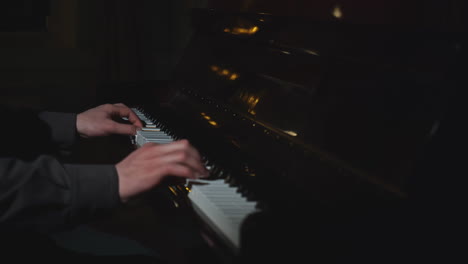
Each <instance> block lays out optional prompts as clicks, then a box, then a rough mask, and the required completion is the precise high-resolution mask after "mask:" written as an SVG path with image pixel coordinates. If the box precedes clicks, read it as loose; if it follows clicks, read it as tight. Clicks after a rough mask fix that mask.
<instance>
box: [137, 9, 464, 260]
mask: <svg viewBox="0 0 468 264" xmlns="http://www.w3.org/2000/svg"><path fill="white" fill-rule="evenodd" d="M335 8H336V10H333V9H332V10H331V11H333V12H331V15H333V16H335V18H331V19H328V20H320V19H317V17H313V16H304V15H302V16H292V15H290V14H286V15H275V14H268V13H260V12H247V11H246V12H240V11H239V12H233V11H232V10H230V11H225V10H218V9H193V13H192V15H193V26H194V32H195V33H194V34H193V36H192V38H191V42H190V44H189V45H188V46H187V48H186V50H185V52H184V56H183V57H182V59H181V61H180V64H179V66H178V68H177V71H176V72H175V74H174V78H173V80H171V81H170V82H169V84H168V89H167V96H166V97H164V100H160V99H158V98H156V97H154V96H153V95H156V94H158V95H159V94H160V90H158V87H154V88H151V87H150V88H148V87H146V89H144V90H143V91H142V92H139V93H138V94H139V95H141V94H144V93H146V95H145V96H144V97H141V96H138V98H136V99H135V103H136V104H137V105H138V106H139V107H140V109H143V110H144V111H145V112H146V113H148V115H150V116H152V117H154V118H155V119H156V120H157V122H158V123H159V124H160V125H162V126H163V128H164V129H166V130H167V131H170V132H171V134H173V135H177V137H178V138H188V139H189V140H190V141H191V142H192V144H193V145H195V146H196V147H197V148H198V149H199V150H200V151H201V152H202V153H203V154H204V155H205V156H206V157H209V159H210V161H211V163H212V164H214V166H215V169H216V170H215V171H213V173H212V178H213V179H214V178H227V179H228V181H229V182H230V183H231V184H232V186H233V187H235V188H237V189H238V190H239V191H240V192H242V193H243V195H244V196H245V197H248V198H249V199H250V200H253V201H257V202H258V204H259V207H260V208H261V212H260V213H258V214H253V215H251V216H249V217H248V218H247V219H245V221H244V224H243V228H242V233H241V241H242V243H241V248H240V251H239V252H238V255H237V256H236V257H235V258H234V259H235V261H238V260H239V261H240V262H255V261H267V260H268V261H270V260H287V261H294V260H303V261H308V262H313V261H318V262H317V263H324V262H326V263H329V262H331V263H342V262H344V261H347V262H354V261H360V262H361V263H362V262H366V263H367V262H369V263H371V262H372V263H387V262H388V263H390V262H392V263H394V261H401V260H402V259H404V258H405V256H407V254H408V253H414V252H416V251H415V248H413V245H412V243H420V242H422V240H423V239H421V240H420V239H417V238H416V237H417V236H418V235H419V234H416V233H417V232H415V233H413V231H414V229H413V228H414V226H413V225H412V223H414V221H415V220H414V219H413V217H414V216H415V213H414V211H413V209H414V208H413V207H412V205H413V203H412V201H413V200H412V198H414V195H415V193H414V188H415V186H418V187H420V185H419V184H420V183H421V182H420V180H421V179H420V178H419V177H421V174H422V173H427V172H428V171H430V169H427V168H428V166H429V168H430V165H431V164H430V162H431V161H428V160H427V154H426V152H427V151H428V148H429V147H428V146H429V145H430V144H432V142H433V141H434V138H436V137H437V135H438V133H439V130H440V126H441V124H442V125H445V121H444V120H445V118H446V115H447V111H449V110H450V107H451V103H452V100H453V97H454V95H455V94H456V89H457V86H458V81H459V80H458V78H459V76H458V74H459V67H460V57H461V55H460V54H461V52H462V50H463V43H464V42H463V41H462V40H461V39H460V38H459V35H458V34H457V32H448V31H447V30H444V29H443V28H442V29H441V28H437V29H434V28H431V27H419V26H418V25H415V24H411V25H409V26H408V25H407V24H404V23H401V24H398V23H396V24H395V23H394V24H392V23H388V24H385V23H374V24H373V23H359V22H356V23H347V22H346V20H345V21H342V20H341V19H340V12H346V9H344V10H340V9H339V8H340V6H335ZM342 15H343V14H342ZM344 16H346V13H344ZM152 89H154V90H152ZM422 167H424V168H425V169H424V170H423V169H421V168H422ZM426 176H428V179H429V178H430V176H431V175H429V174H428V175H426ZM422 182H426V180H422ZM416 188H417V187H416ZM410 255H412V257H415V256H414V255H415V254H410Z"/></svg>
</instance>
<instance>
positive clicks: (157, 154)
mask: <svg viewBox="0 0 468 264" xmlns="http://www.w3.org/2000/svg"><path fill="white" fill-rule="evenodd" d="M116 169H117V174H118V177H119V194H120V199H121V200H122V201H123V202H125V201H127V200H128V199H129V198H131V197H132V196H135V195H137V194H140V193H142V192H145V191H147V190H149V189H151V188H152V187H154V186H156V185H158V184H159V183H160V182H161V181H162V180H163V179H164V178H165V177H167V176H177V177H182V178H189V179H196V178H204V177H208V171H207V169H206V168H205V166H204V165H203V163H202V161H201V158H200V154H199V153H198V151H197V150H196V149H195V148H194V147H193V146H191V145H190V143H189V142H188V141H187V140H185V139H184V140H179V141H174V142H171V143H168V144H155V143H146V144H145V145H143V146H142V147H140V148H138V149H137V150H135V151H133V152H132V153H130V154H129V155H128V156H127V157H126V158H124V159H123V160H122V161H120V162H119V163H117V165H116Z"/></svg>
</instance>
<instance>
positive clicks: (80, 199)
mask: <svg viewBox="0 0 468 264" xmlns="http://www.w3.org/2000/svg"><path fill="white" fill-rule="evenodd" d="M0 182H1V184H0V229H2V228H18V229H31V230H39V231H44V230H45V231H49V230H51V229H52V230H54V229H57V228H62V227H67V226H70V225H75V224H77V223H79V222H81V221H84V220H86V219H88V218H89V217H92V216H93V215H95V214H97V213H99V212H102V211H105V210H108V209H111V208H114V207H116V206H118V205H120V198H119V193H118V177H117V172H116V169H115V166H113V165H66V164H65V165H63V164H61V163H60V162H58V161H57V160H56V159H55V158H53V157H51V156H45V155H43V156H39V157H38V158H37V159H34V160H32V161H23V160H19V159H13V158H3V157H0Z"/></svg>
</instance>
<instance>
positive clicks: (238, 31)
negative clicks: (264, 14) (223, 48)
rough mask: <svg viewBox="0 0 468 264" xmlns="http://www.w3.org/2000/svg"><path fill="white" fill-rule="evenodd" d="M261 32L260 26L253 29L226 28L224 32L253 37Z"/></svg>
mask: <svg viewBox="0 0 468 264" xmlns="http://www.w3.org/2000/svg"><path fill="white" fill-rule="evenodd" d="M258 30H259V27H258V26H252V27H231V28H225V29H224V32H225V33H230V34H233V35H253V34H255V33H257V32H258Z"/></svg>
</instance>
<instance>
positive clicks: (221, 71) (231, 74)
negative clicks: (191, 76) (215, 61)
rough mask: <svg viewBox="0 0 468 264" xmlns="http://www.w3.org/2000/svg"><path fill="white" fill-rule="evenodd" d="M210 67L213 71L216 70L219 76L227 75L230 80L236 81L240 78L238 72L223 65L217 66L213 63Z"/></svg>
mask: <svg viewBox="0 0 468 264" xmlns="http://www.w3.org/2000/svg"><path fill="white" fill-rule="evenodd" d="M210 69H211V71H213V72H215V73H216V74H217V75H219V76H225V77H226V78H227V79H228V80H230V81H235V80H237V79H238V78H239V74H238V73H235V72H231V71H230V70H228V69H222V68H221V67H219V66H216V65H211V66H210Z"/></svg>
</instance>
